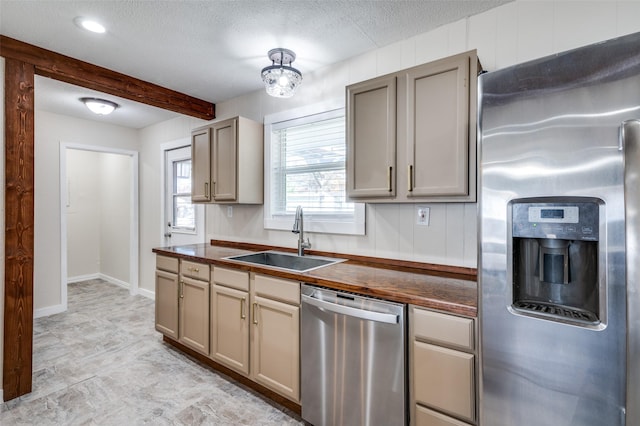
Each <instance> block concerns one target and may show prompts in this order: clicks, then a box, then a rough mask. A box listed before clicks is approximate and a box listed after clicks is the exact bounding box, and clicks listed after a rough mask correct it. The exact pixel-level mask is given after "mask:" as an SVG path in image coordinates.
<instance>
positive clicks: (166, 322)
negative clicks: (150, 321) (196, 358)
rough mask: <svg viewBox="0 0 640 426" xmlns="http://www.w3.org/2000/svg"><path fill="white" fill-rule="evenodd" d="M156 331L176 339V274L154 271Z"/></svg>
mask: <svg viewBox="0 0 640 426" xmlns="http://www.w3.org/2000/svg"><path fill="white" fill-rule="evenodd" d="M156 330H158V331H159V332H160V333H162V334H165V335H167V336H169V337H171V338H173V339H178V274H174V273H171V272H166V271H159V270H156Z"/></svg>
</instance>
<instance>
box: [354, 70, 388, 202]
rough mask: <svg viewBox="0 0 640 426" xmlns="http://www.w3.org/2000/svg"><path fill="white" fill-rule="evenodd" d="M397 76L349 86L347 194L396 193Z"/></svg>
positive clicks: (379, 194)
mask: <svg viewBox="0 0 640 426" xmlns="http://www.w3.org/2000/svg"><path fill="white" fill-rule="evenodd" d="M395 166H396V77H395V76H390V77H381V78H377V79H374V80H370V81H366V82H363V83H358V84H354V85H352V86H349V87H348V88H347V196H348V197H350V198H368V197H394V196H395V193H396V191H395V170H394V168H395Z"/></svg>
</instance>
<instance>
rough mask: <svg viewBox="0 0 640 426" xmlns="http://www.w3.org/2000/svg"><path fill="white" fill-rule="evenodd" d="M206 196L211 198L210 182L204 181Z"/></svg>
mask: <svg viewBox="0 0 640 426" xmlns="http://www.w3.org/2000/svg"><path fill="white" fill-rule="evenodd" d="M204 196H205V197H206V198H209V182H205V183H204Z"/></svg>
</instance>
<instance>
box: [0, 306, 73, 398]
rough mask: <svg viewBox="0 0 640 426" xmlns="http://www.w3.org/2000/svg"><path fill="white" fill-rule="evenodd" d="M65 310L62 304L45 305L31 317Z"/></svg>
mask: <svg viewBox="0 0 640 426" xmlns="http://www.w3.org/2000/svg"><path fill="white" fill-rule="evenodd" d="M66 310H67V308H66V307H65V306H64V305H53V306H47V307H46V308H40V309H36V310H35V311H34V312H33V318H41V317H48V316H49V315H55V314H59V313H62V312H64V311H66ZM0 400H1V399H0Z"/></svg>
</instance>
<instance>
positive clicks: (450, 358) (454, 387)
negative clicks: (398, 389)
mask: <svg viewBox="0 0 640 426" xmlns="http://www.w3.org/2000/svg"><path fill="white" fill-rule="evenodd" d="M413 356H414V361H413V368H414V380H415V382H414V392H415V400H416V402H418V403H420V404H424V405H427V406H430V407H433V408H436V409H438V410H442V411H445V412H447V413H451V414H454V415H456V416H458V417H460V418H462V419H465V420H469V421H473V420H474V418H475V380H474V356H473V355H472V354H468V353H465V352H459V351H454V350H451V349H447V348H442V347H440V346H435V345H430V344H428V343H422V342H415V341H414V342H413Z"/></svg>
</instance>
